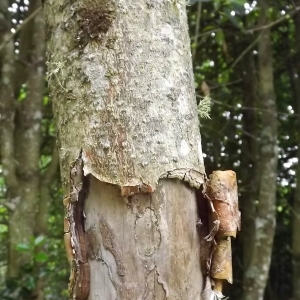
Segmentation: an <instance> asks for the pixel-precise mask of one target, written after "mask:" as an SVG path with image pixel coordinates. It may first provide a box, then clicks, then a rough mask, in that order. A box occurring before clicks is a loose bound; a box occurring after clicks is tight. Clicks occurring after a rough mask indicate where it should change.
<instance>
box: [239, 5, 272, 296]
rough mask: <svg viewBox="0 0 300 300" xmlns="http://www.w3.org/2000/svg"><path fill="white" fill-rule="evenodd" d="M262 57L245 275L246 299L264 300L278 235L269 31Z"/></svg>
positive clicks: (263, 41)
mask: <svg viewBox="0 0 300 300" xmlns="http://www.w3.org/2000/svg"><path fill="white" fill-rule="evenodd" d="M258 4H259V6H260V9H261V12H260V20H259V25H260V26H264V25H266V24H267V21H268V18H267V13H268V9H269V1H266V0H261V1H259V2H258ZM258 53H259V60H258V63H259V96H260V103H261V104H260V107H261V109H262V110H263V117H262V119H261V128H262V129H261V137H260V174H261V177H260V186H259V195H258V200H259V203H258V206H257V214H256V219H255V240H254V249H253V254H252V258H251V261H250V264H249V267H248V269H247V271H246V274H245V284H244V299H247V300H252V299H257V300H262V299H263V296H264V289H265V286H266V282H267V278H268V273H269V267H270V261H271V253H272V245H273V238H274V231H275V208H276V174H277V160H278V147H277V110H276V99H275V92H274V85H273V82H274V81H273V65H272V47H271V32H270V29H269V28H267V29H263V30H262V31H261V38H260V41H259V44H258Z"/></svg>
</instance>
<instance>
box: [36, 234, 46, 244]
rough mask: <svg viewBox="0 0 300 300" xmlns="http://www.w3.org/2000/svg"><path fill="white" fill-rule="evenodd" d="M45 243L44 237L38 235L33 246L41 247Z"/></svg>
mask: <svg viewBox="0 0 300 300" xmlns="http://www.w3.org/2000/svg"><path fill="white" fill-rule="evenodd" d="M45 241H46V237H45V236H44V235H40V236H38V237H36V238H35V240H34V245H35V246H41V245H42V244H43V243H44V242H45Z"/></svg>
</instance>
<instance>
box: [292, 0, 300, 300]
mask: <svg viewBox="0 0 300 300" xmlns="http://www.w3.org/2000/svg"><path fill="white" fill-rule="evenodd" d="M296 3H297V5H300V1H296ZM294 20H295V33H296V34H295V36H296V40H295V41H296V55H295V60H294V64H293V69H294V72H293V74H292V78H291V81H292V85H293V87H294V99H295V111H296V113H297V115H298V117H297V121H296V124H297V128H299V126H300V77H299V74H300V15H299V14H296V15H295V18H294ZM297 157H298V165H297V169H296V182H297V186H296V190H295V195H294V205H293V225H292V228H293V229H292V231H293V235H292V253H293V297H294V298H293V299H295V300H298V299H300V232H299V228H300V138H299V135H298V150H297Z"/></svg>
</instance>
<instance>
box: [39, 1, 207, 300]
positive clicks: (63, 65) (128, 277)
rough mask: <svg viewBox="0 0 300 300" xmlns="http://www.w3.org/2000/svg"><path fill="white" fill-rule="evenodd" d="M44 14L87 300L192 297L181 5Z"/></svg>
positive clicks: (190, 166) (198, 176) (65, 8)
mask: <svg viewBox="0 0 300 300" xmlns="http://www.w3.org/2000/svg"><path fill="white" fill-rule="evenodd" d="M45 15H46V22H47V35H48V60H49V61H48V67H49V69H48V70H49V71H48V72H49V85H50V90H51V98H52V100H53V104H54V114H55V118H56V124H57V129H58V133H59V134H58V136H59V152H60V163H61V173H62V179H63V184H64V188H65V193H66V196H67V195H68V194H69V193H70V191H69V187H70V184H71V182H70V166H71V164H72V163H73V162H74V161H75V159H76V158H77V157H78V155H79V153H80V151H81V149H82V158H83V161H84V172H85V175H86V176H89V177H88V178H89V180H90V191H89V196H88V197H87V199H86V208H85V215H86V222H85V227H86V231H87V232H88V237H89V245H90V246H89V251H90V253H89V264H90V267H91V285H90V286H91V289H90V296H89V299H90V300H92V299H98V298H99V297H100V298H101V299H115V298H116V299H166V298H169V299H200V294H201V291H202V274H201V269H200V254H201V253H200V243H199V237H198V235H197V230H196V220H197V203H196V195H195V190H194V188H193V187H192V186H194V187H197V188H199V187H200V186H201V184H202V183H203V172H204V166H203V157H202V149H201V138H200V133H199V122H198V117H197V109H196V100H195V93H194V85H193V74H192V66H191V53H190V42H189V37H188V30H187V18H186V11H185V3H184V1H168V0H159V1H147V0H142V1H133V0H129V1H122V0H118V1H117V0H115V1H97V0H94V1H86V0H77V1H65V0H64V1H63V0H60V1H53V0H48V1H46V3H45ZM188 170H193V171H192V172H187V171H188ZM168 172H169V173H168ZM185 175H186V176H185ZM166 177H173V178H180V179H183V180H185V181H188V183H189V185H186V184H185V183H183V182H182V181H180V180H176V179H166ZM128 191H129V192H128ZM139 192H144V193H139ZM122 194H123V196H122Z"/></svg>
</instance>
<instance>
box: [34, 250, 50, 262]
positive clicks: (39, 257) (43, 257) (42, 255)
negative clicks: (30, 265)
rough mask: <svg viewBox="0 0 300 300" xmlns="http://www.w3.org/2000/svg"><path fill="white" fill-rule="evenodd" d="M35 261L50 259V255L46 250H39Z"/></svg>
mask: <svg viewBox="0 0 300 300" xmlns="http://www.w3.org/2000/svg"><path fill="white" fill-rule="evenodd" d="M34 259H35V261H37V262H45V261H47V260H48V259H49V257H48V255H47V254H46V253H44V252H39V253H37V254H36V255H35V256H34Z"/></svg>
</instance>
